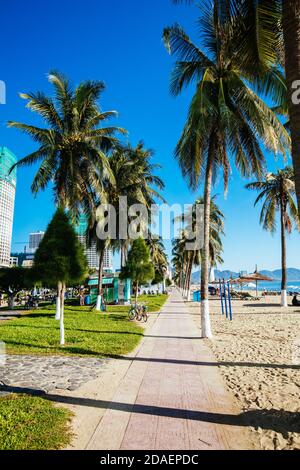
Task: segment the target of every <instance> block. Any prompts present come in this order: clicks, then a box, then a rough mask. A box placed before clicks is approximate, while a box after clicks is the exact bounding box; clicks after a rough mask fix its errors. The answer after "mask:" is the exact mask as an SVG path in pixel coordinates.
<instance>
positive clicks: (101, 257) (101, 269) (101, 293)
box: [96, 249, 104, 312]
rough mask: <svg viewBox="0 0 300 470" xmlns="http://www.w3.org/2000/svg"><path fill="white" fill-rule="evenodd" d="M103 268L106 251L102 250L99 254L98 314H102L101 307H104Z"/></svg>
mask: <svg viewBox="0 0 300 470" xmlns="http://www.w3.org/2000/svg"><path fill="white" fill-rule="evenodd" d="M103 266H104V249H102V250H101V251H100V253H99V273H98V295H97V303H96V310H97V312H100V311H101V307H102V295H103V289H102V284H103Z"/></svg>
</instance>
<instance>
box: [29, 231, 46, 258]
mask: <svg viewBox="0 0 300 470" xmlns="http://www.w3.org/2000/svg"><path fill="white" fill-rule="evenodd" d="M44 235H45V232H34V233H30V234H29V252H30V253H35V252H36V250H37V249H38V247H39V244H40V243H41V241H42V238H43V236H44Z"/></svg>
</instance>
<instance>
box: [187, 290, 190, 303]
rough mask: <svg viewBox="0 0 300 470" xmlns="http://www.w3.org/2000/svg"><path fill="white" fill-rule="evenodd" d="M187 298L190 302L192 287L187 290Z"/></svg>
mask: <svg viewBox="0 0 300 470" xmlns="http://www.w3.org/2000/svg"><path fill="white" fill-rule="evenodd" d="M186 300H187V301H188V302H190V301H191V289H188V291H187V294H186Z"/></svg>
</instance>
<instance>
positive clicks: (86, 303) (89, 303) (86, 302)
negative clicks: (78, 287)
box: [84, 295, 92, 305]
mask: <svg viewBox="0 0 300 470" xmlns="http://www.w3.org/2000/svg"><path fill="white" fill-rule="evenodd" d="M91 302H92V300H91V296H90V295H86V296H85V298H84V304H85V305H91Z"/></svg>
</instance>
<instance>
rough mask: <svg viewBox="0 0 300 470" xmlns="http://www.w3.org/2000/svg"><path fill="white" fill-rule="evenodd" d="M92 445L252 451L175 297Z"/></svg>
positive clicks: (209, 355) (209, 356)
mask: <svg viewBox="0 0 300 470" xmlns="http://www.w3.org/2000/svg"><path fill="white" fill-rule="evenodd" d="M198 318H199V317H198ZM86 448H87V449H98V450H100V449H102V450H103V449H105V450H111V449H114V450H115V449H122V450H131V449H136V450H137V449H143V450H152V449H154V450H174V449H176V450H202V449H203V450H209V449H240V448H242V449H247V448H251V445H250V443H249V441H248V434H247V430H246V429H245V427H244V426H243V420H242V416H241V415H240V412H239V411H238V410H237V409H236V408H235V405H234V404H233V401H232V397H231V395H230V394H229V392H227V391H226V389H225V386H224V384H223V381H222V379H221V376H220V372H219V370H218V367H217V364H216V360H215V358H214V357H213V355H212V353H211V352H210V349H209V347H208V346H207V344H206V342H205V341H203V340H201V338H200V336H199V329H198V328H197V326H196V324H195V322H194V320H193V316H192V315H190V313H189V312H188V307H187V306H186V304H184V302H183V301H182V299H181V297H180V295H179V294H178V293H177V292H176V293H173V294H172V296H171V298H170V299H169V301H168V303H167V304H166V306H165V307H164V309H163V311H162V313H161V314H160V315H159V316H158V318H157V320H156V322H155V323H154V325H153V326H152V328H151V329H150V330H148V332H147V334H146V337H145V339H144V342H143V344H142V346H141V348H140V349H139V351H138V353H137V355H136V357H135V358H134V359H133V361H132V364H131V365H130V367H129V368H128V371H127V373H126V375H125V377H124V378H123V380H122V382H121V383H120V385H119V387H118V390H117V391H116V394H115V396H114V398H113V400H112V402H111V403H110V405H109V406H108V408H107V410H106V412H105V413H104V415H103V417H102V418H101V420H100V421H99V423H98V425H97V427H96V429H95V432H94V433H93V436H92V437H91V439H89V443H88V445H87V447H86Z"/></svg>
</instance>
